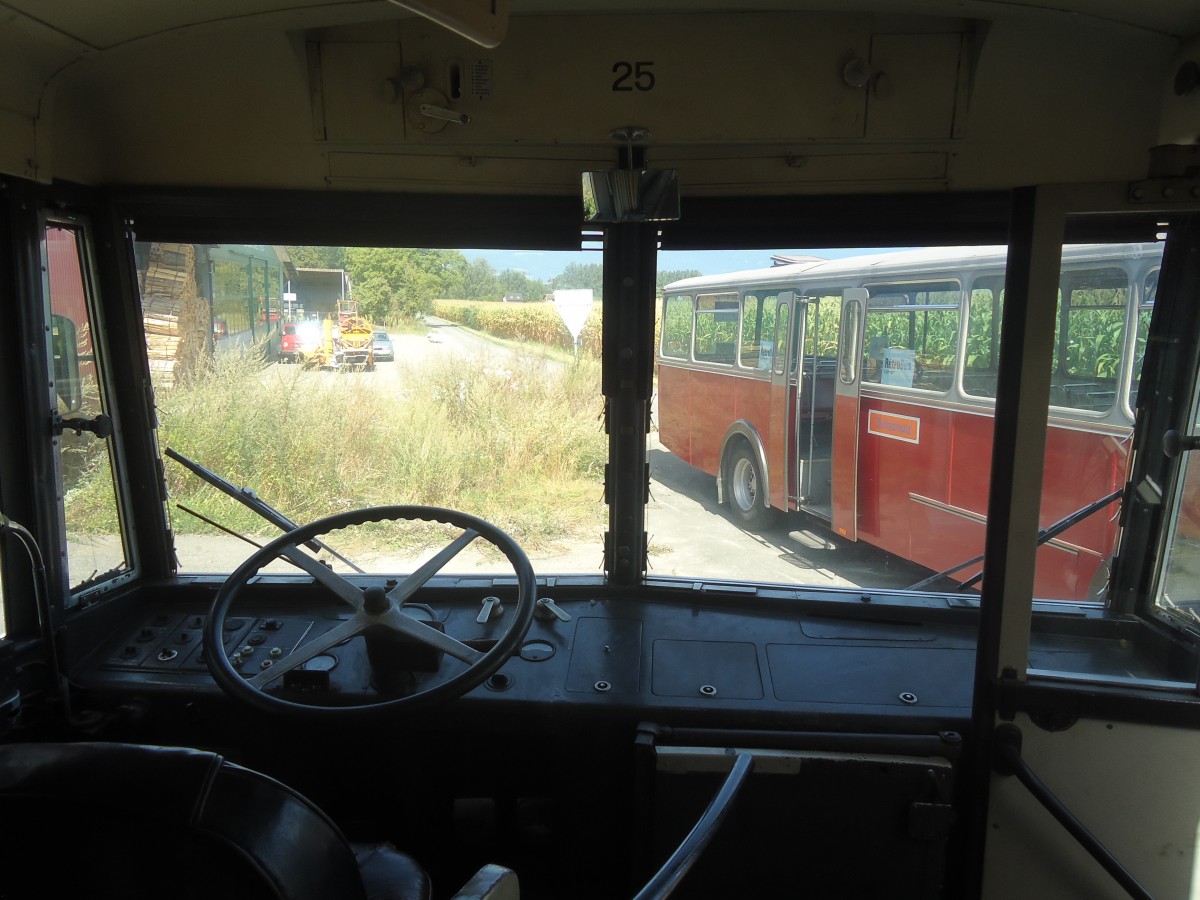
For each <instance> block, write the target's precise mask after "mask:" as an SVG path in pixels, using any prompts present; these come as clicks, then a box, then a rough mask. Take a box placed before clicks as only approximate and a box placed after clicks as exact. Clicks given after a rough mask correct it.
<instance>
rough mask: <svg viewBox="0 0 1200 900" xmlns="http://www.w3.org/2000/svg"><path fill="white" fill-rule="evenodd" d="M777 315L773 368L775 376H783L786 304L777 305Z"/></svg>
mask: <svg viewBox="0 0 1200 900" xmlns="http://www.w3.org/2000/svg"><path fill="white" fill-rule="evenodd" d="M778 309H779V314H778V316H776V323H777V326H778V327H777V328H776V331H775V367H774V370H773V371H774V372H775V374H776V375H782V374H783V368H784V366H786V365H787V351H788V321H789V319H788V305H787V303H786V302H784V303H780V304H779V305H778Z"/></svg>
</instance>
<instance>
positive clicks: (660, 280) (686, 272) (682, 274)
mask: <svg viewBox="0 0 1200 900" xmlns="http://www.w3.org/2000/svg"><path fill="white" fill-rule="evenodd" d="M699 274H700V270H699V269H666V270H664V271H662V272H659V273H658V277H657V278H655V279H654V285H655V288H656V289H657V290H658V293H660V294H661V293H662V292H663V288H664V287H665V286H666V285H668V284H670V283H671V282H673V281H681V280H682V279H684V278H694V277H696V276H697V275H699Z"/></svg>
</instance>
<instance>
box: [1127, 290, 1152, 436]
mask: <svg viewBox="0 0 1200 900" xmlns="http://www.w3.org/2000/svg"><path fill="white" fill-rule="evenodd" d="M1156 293H1158V269H1153V270H1151V271H1149V272H1147V273H1146V280H1145V283H1144V284H1143V285H1142V295H1141V297H1140V298H1139V299H1138V309H1137V322H1136V328H1135V331H1134V335H1133V340H1134V345H1133V358H1132V359H1131V360H1130V363H1129V407H1128V409H1126V412H1127V413H1128V414H1129V415H1131V416H1132V415H1133V410H1134V408H1135V407H1136V406H1137V395H1138V388H1139V387H1140V386H1141V384H1142V362H1143V360H1144V359H1145V357H1146V336H1147V335H1148V334H1149V332H1150V316H1151V315H1152V314H1153V313H1154V295H1155V294H1156Z"/></svg>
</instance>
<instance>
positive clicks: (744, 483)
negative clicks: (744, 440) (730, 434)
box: [725, 445, 775, 528]
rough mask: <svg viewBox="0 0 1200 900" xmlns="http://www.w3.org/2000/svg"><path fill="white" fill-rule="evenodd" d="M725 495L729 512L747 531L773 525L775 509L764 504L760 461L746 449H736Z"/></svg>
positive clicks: (727, 476) (731, 462)
mask: <svg viewBox="0 0 1200 900" xmlns="http://www.w3.org/2000/svg"><path fill="white" fill-rule="evenodd" d="M725 477H726V479H727V480H726V482H725V494H726V496H727V497H728V498H729V510H730V512H732V513H733V518H734V519H735V520H736V521H737V522H738V523H739V524H740V525H741V526H742V527H743V528H763V527H764V526H766V525H769V524H770V523H771V520H772V519H773V518H774V512H775V510H773V509H771V508H770V507H769V506H767V505H766V503H765V502H764V501H765V500H766V498H765V497H763V495H762V489H763V479H762V473H761V472H760V471H759V468H758V460H756V459H755V458H754V453H753V451H752V450H751V449H750V448H749V447H746V446H744V445H743V446H740V447H737V448H736V449H734V451H733V453H732V455H731V456H730V458H729V465H728V467H727V468H726V469H725Z"/></svg>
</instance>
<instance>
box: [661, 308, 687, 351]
mask: <svg viewBox="0 0 1200 900" xmlns="http://www.w3.org/2000/svg"><path fill="white" fill-rule="evenodd" d="M691 345H692V298H691V297H688V296H687V295H686V294H677V295H675V296H674V297H668V298H667V300H666V302H665V303H664V304H663V324H662V355H663V356H664V357H666V358H668V359H687V358H688V348H689V347H690V346H691Z"/></svg>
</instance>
